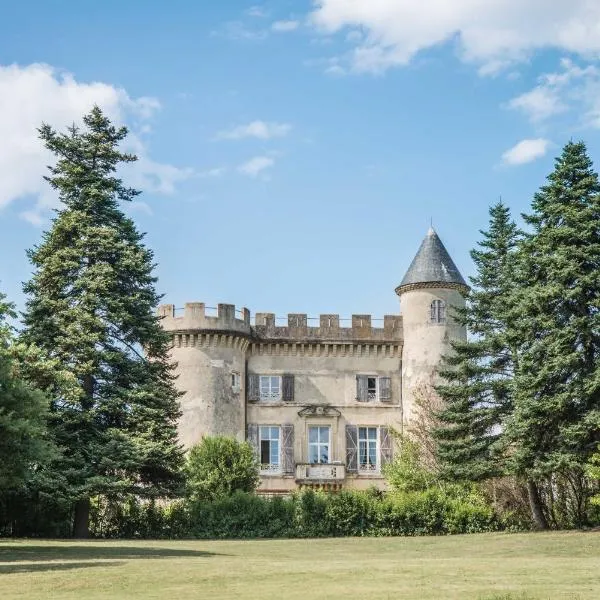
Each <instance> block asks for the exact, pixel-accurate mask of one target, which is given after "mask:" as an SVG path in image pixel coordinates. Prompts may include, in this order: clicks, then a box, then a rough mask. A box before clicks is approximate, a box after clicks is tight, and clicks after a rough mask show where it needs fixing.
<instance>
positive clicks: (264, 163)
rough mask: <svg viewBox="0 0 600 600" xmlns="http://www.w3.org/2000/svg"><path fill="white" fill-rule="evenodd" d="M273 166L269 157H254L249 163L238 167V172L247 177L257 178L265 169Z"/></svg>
mask: <svg viewBox="0 0 600 600" xmlns="http://www.w3.org/2000/svg"><path fill="white" fill-rule="evenodd" d="M274 164H275V160H274V159H273V158H271V157H270V156H255V157H254V158H251V159H250V160H249V161H247V162H245V163H243V164H242V165H240V166H239V167H238V171H239V172H240V173H243V174H244V175H248V176H249V177H257V176H258V175H260V174H261V173H262V172H263V171H264V170H265V169H269V168H270V167H272V166H273V165H274Z"/></svg>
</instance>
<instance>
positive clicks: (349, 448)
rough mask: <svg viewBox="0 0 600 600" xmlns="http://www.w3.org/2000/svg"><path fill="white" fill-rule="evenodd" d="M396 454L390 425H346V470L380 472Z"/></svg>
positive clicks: (349, 471)
mask: <svg viewBox="0 0 600 600" xmlns="http://www.w3.org/2000/svg"><path fill="white" fill-rule="evenodd" d="M393 456H394V449H393V439H392V436H391V433H390V429H389V427H376V426H368V425H365V426H362V425H358V426H357V425H346V471H347V472H348V473H359V474H360V473H363V474H366V473H375V474H377V473H380V472H381V469H382V467H384V466H385V465H387V464H389V463H390V462H391V461H392V459H393Z"/></svg>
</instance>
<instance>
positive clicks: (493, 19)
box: [311, 0, 600, 74]
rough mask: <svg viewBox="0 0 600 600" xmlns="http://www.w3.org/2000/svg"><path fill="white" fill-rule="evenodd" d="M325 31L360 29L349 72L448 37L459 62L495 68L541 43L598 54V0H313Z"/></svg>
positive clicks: (384, 64)
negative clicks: (458, 57)
mask: <svg viewBox="0 0 600 600" xmlns="http://www.w3.org/2000/svg"><path fill="white" fill-rule="evenodd" d="M315 5H316V6H315V9H314V10H313V12H312V15H311V20H312V22H313V23H314V24H315V26H316V27H318V28H319V29H321V30H322V31H323V32H324V33H329V34H333V33H336V32H338V31H341V30H350V31H354V30H357V29H358V30H363V31H364V33H365V39H363V40H362V41H357V42H356V45H355V46H354V48H353V51H352V52H351V54H350V56H349V57H348V60H349V62H350V63H351V65H352V67H353V69H354V70H355V71H370V72H382V71H384V70H386V69H388V68H390V67H393V66H399V65H405V64H407V63H409V62H410V61H411V60H412V59H413V57H414V56H415V55H416V54H417V53H419V52H420V51H422V50H426V49H429V48H433V47H435V46H437V45H439V44H443V43H446V42H449V41H454V42H455V43H456V44H457V46H458V49H459V53H460V56H461V58H462V59H463V60H465V61H468V62H472V63H475V64H477V65H478V66H479V67H480V68H481V69H480V70H481V72H482V73H488V74H491V73H495V72H497V71H498V70H499V69H501V68H504V67H506V66H508V65H510V64H511V63H513V62H515V61H519V60H523V59H524V58H526V57H527V56H528V55H530V54H531V53H532V52H533V51H535V50H537V49H541V48H555V49H560V50H563V51H568V52H573V53H575V54H579V55H580V56H583V57H598V56H599V54H600V2H597V1H596V0H551V1H550V0H488V1H484V0H420V1H419V2H415V0H315Z"/></svg>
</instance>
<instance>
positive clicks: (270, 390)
mask: <svg viewBox="0 0 600 600" xmlns="http://www.w3.org/2000/svg"><path fill="white" fill-rule="evenodd" d="M260 399H261V400H262V401H263V402H273V401H274V400H281V377H279V376H278V375H276V376H273V375H261V376H260Z"/></svg>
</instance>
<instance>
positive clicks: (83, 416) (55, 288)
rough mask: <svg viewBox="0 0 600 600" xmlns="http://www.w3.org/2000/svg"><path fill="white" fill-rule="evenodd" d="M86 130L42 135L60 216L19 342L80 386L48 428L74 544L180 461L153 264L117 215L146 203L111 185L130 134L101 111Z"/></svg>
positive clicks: (34, 258)
mask: <svg viewBox="0 0 600 600" xmlns="http://www.w3.org/2000/svg"><path fill="white" fill-rule="evenodd" d="M83 123H84V126H83V128H82V129H80V128H78V127H76V126H75V125H73V126H72V127H70V128H69V129H68V131H67V132H66V133H64V134H63V133H58V132H56V131H55V130H53V129H52V127H51V126H49V125H46V124H44V125H43V126H42V127H41V128H40V130H39V133H40V138H41V140H42V141H43V142H44V144H45V146H46V148H48V149H49V150H50V151H51V152H52V153H53V154H54V155H56V157H57V163H56V165H55V166H52V167H50V175H49V176H48V177H46V179H47V181H48V182H49V184H50V185H51V186H52V187H53V188H54V189H55V190H57V192H58V194H59V197H60V201H61V204H62V206H61V208H60V209H59V210H58V213H57V216H56V217H55V219H54V220H53V223H52V227H51V228H50V230H49V231H48V232H46V233H45V234H44V236H43V239H42V242H41V244H40V245H39V246H36V247H35V248H34V249H33V250H31V251H30V252H29V257H30V260H31V262H32V263H33V266H34V274H33V277H32V279H31V280H30V281H29V282H28V283H26V284H25V286H24V290H25V292H26V294H27V295H28V299H27V305H26V311H25V314H24V324H25V328H24V332H23V339H24V340H25V341H26V342H33V343H34V344H36V345H37V346H39V347H40V348H42V349H43V350H44V351H45V352H46V353H47V355H48V356H49V358H50V359H53V360H56V361H57V363H58V364H59V365H60V366H61V367H62V368H64V369H66V370H68V371H70V372H71V373H72V374H73V375H74V376H75V378H76V380H77V382H78V394H76V395H75V397H74V398H73V397H72V396H69V397H61V396H60V395H58V396H57V399H55V400H53V402H52V403H51V418H50V425H51V430H52V433H53V436H54V439H55V440H56V443H57V445H58V446H59V447H61V448H62V449H63V450H64V451H63V454H62V456H61V458H60V460H59V461H58V463H57V464H56V465H55V468H56V469H57V470H59V471H60V472H61V473H62V474H63V476H64V477H65V479H66V480H67V482H68V493H69V494H70V496H71V498H72V499H73V502H74V525H73V531H74V535H75V536H76V537H85V536H87V535H88V522H89V509H90V498H91V497H92V496H94V495H96V494H106V495H113V496H117V495H118V494H121V493H135V494H139V495H163V494H168V493H170V492H171V491H172V490H173V488H174V486H175V485H176V484H177V481H178V473H179V469H180V465H181V462H182V454H181V450H180V448H179V447H178V446H177V442H176V422H177V419H178V417H179V414H180V413H179V405H178V393H177V392H176V390H175V388H174V384H173V380H174V373H173V366H172V365H171V364H170V363H169V360H168V349H169V340H168V337H167V335H166V334H165V333H164V332H163V330H162V329H161V327H160V324H159V320H158V318H157V316H156V307H157V305H158V302H159V300H160V296H159V295H158V294H157V293H156V291H155V283H156V278H155V277H154V275H153V268H154V265H153V254H152V252H151V251H150V250H149V249H148V248H146V247H145V246H144V244H143V234H140V233H139V232H138V231H137V229H136V227H135V225H134V223H133V221H132V220H131V219H129V218H127V217H126V216H125V215H124V214H123V212H122V211H121V209H120V206H119V202H120V201H123V202H128V201H130V200H131V199H132V198H134V197H135V196H136V195H137V194H138V193H139V192H138V191H137V190H134V189H132V188H129V187H126V186H125V185H124V183H123V181H122V180H121V179H120V178H119V177H118V176H117V174H116V171H117V169H118V167H119V165H120V164H122V163H130V162H132V161H135V160H136V157H135V156H133V155H131V154H126V153H123V152H121V151H120V150H119V148H118V146H119V143H120V142H122V140H123V139H124V138H125V137H126V135H127V130H126V128H124V127H121V128H116V127H114V126H113V125H112V124H111V123H110V121H109V119H108V118H107V117H106V116H105V115H104V114H103V113H102V111H101V110H100V109H99V108H98V107H94V108H93V109H92V111H91V112H90V113H89V114H87V115H86V116H85V117H84V118H83Z"/></svg>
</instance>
